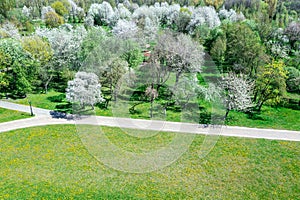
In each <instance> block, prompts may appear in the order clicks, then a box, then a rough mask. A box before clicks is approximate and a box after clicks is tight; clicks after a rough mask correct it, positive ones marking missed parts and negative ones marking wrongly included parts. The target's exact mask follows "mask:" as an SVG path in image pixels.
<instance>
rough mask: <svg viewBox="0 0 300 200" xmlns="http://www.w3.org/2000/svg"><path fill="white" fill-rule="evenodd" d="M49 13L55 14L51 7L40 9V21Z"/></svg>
mask: <svg viewBox="0 0 300 200" xmlns="http://www.w3.org/2000/svg"><path fill="white" fill-rule="evenodd" d="M49 12H53V13H55V10H54V9H53V8H52V7H51V6H44V7H43V8H42V11H41V14H42V16H41V18H42V20H45V19H46V14H47V13H49Z"/></svg>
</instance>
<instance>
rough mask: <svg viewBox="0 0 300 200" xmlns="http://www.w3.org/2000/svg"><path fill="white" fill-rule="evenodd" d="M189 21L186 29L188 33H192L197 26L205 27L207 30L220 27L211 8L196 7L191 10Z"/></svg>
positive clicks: (217, 17)
mask: <svg viewBox="0 0 300 200" xmlns="http://www.w3.org/2000/svg"><path fill="white" fill-rule="evenodd" d="M192 13H193V14H192V17H191V21H190V23H189V25H188V27H187V29H188V31H189V32H190V33H193V31H194V29H195V28H196V27H197V26H203V25H206V26H207V27H209V28H211V29H212V28H215V27H218V26H220V25H221V21H220V19H219V16H218V13H217V12H216V10H215V9H214V8H213V7H207V6H205V7H197V8H195V9H192Z"/></svg>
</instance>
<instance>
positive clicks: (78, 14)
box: [68, 0, 85, 21]
mask: <svg viewBox="0 0 300 200" xmlns="http://www.w3.org/2000/svg"><path fill="white" fill-rule="evenodd" d="M68 3H69V4H70V6H69V12H70V16H71V18H72V19H73V21H75V20H76V18H77V19H78V20H79V21H82V20H83V18H84V17H85V12H84V10H83V8H81V7H79V6H77V4H76V3H75V2H74V1H72V0H68Z"/></svg>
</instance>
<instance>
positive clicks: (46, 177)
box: [0, 125, 300, 200]
mask: <svg viewBox="0 0 300 200" xmlns="http://www.w3.org/2000/svg"><path fill="white" fill-rule="evenodd" d="M85 129H86V130H89V131H90V134H97V131H96V130H97V128H96V127H94V126H85ZM102 130H103V131H104V133H105V134H106V136H108V138H109V139H110V140H111V141H112V142H113V143H114V144H116V145H117V146H120V147H122V149H124V150H127V151H131V152H149V151H151V150H154V149H158V148H161V147H163V146H164V145H165V144H167V143H169V142H170V140H172V138H173V137H174V134H173V133H159V134H157V135H155V136H152V137H150V138H145V139H142V138H137V137H132V136H129V135H127V134H126V133H124V132H122V130H120V129H118V128H108V127H102ZM127 131H128V130H127ZM203 140H204V136H200V135H199V136H196V137H195V139H194V141H193V143H192V145H191V146H190V149H189V150H188V151H186V153H184V154H183V156H182V157H181V158H179V159H178V160H177V161H176V162H175V163H173V164H172V165H171V166H169V167H166V168H164V169H160V170H158V171H154V172H151V173H142V174H132V173H125V172H120V171H116V170H113V169H111V168H108V167H106V166H104V165H103V164H102V163H101V162H98V161H97V160H96V159H95V158H94V157H93V156H91V154H90V153H89V152H88V151H87V150H86V148H85V147H84V146H83V144H82V142H81V140H80V138H79V135H78V134H77V133H76V128H75V127H74V126H73V125H64V126H63V125H61V126H57V125H56V126H47V127H35V128H30V129H22V130H17V131H11V132H7V133H2V134H0V143H1V145H0V152H1V157H0V179H1V181H0V188H1V190H0V199H43V198H44V199H284V200H285V199H298V198H299V195H300V191H299V188H300V159H299V158H300V143H299V142H286V141H270V140H263V139H244V138H234V137H220V138H219V140H218V142H217V144H216V145H215V147H214V148H213V149H212V151H211V152H210V153H209V154H208V156H206V157H205V158H202V159H200V158H199V155H198V151H199V150H200V148H201V145H202V143H203Z"/></svg>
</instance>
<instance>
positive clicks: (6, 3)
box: [0, 0, 16, 18]
mask: <svg viewBox="0 0 300 200" xmlns="http://www.w3.org/2000/svg"><path fill="white" fill-rule="evenodd" d="M15 5H16V1H15V0H0V14H1V15H3V16H4V17H5V18H6V17H7V13H8V11H10V10H11V9H12V8H14V7H15Z"/></svg>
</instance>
